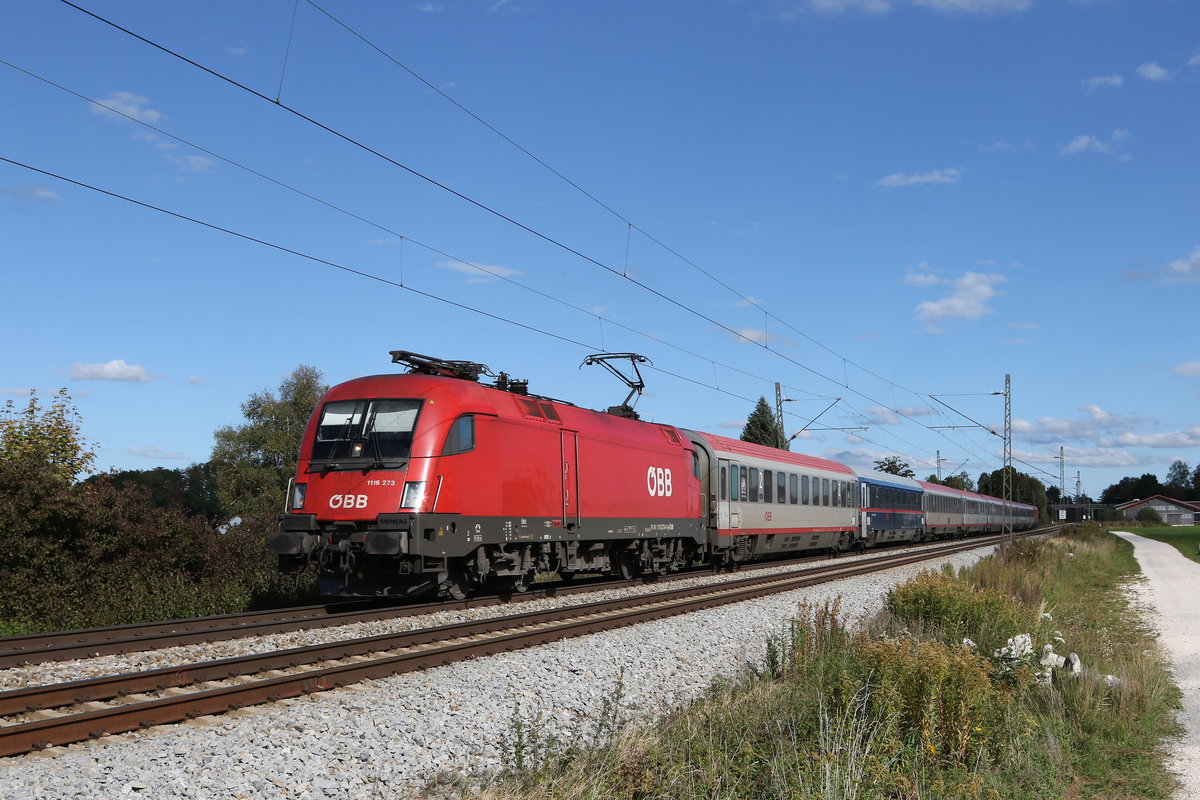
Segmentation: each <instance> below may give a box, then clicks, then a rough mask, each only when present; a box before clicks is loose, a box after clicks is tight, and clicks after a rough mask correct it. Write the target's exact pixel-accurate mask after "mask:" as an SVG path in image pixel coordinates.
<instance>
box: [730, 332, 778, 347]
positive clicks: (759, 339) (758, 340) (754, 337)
mask: <svg viewBox="0 0 1200 800" xmlns="http://www.w3.org/2000/svg"><path fill="white" fill-rule="evenodd" d="M733 338H734V340H735V341H737V342H740V343H742V344H748V343H753V344H766V343H767V342H768V341H770V339H771V338H772V337H771V336H770V334H768V333H767V332H766V331H764V330H763V329H762V328H738V329H737V331H736V332H735V333H734V336H733Z"/></svg>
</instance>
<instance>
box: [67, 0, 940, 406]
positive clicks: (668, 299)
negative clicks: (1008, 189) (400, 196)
mask: <svg viewBox="0 0 1200 800" xmlns="http://www.w3.org/2000/svg"><path fill="white" fill-rule="evenodd" d="M59 2H61V3H63V4H64V5H67V6H69V7H71V8H73V9H75V10H77V11H79V12H81V13H83V14H85V15H87V16H89V17H91V18H93V19H95V20H96V21H98V22H101V23H103V24H105V25H108V26H110V27H112V28H115V29H116V30H118V31H121V32H122V33H124V34H126V35H128V36H130V37H132V38H135V39H137V40H138V41H140V42H143V43H144V44H146V45H148V46H150V47H153V48H154V49H156V50H159V51H161V52H163V53H166V54H167V55H170V56H172V57H173V58H176V59H179V60H180V61H183V62H184V63H186V64H188V65H190V66H193V67H195V68H196V69H199V70H201V71H203V72H205V73H207V74H209V75H211V76H213V77H215V78H217V79H219V80H221V81H224V82H225V83H228V84H229V85H231V86H233V87H235V88H238V89H241V90H242V91H244V92H247V93H249V94H251V95H252V96H254V97H256V98H258V99H260V100H264V101H266V102H268V103H271V104H272V105H274V106H276V107H277V108H280V109H282V110H284V111H286V112H288V113H289V114H292V115H294V116H296V117H298V118H299V119H301V120H303V121H305V122H308V123H309V124H311V125H314V126H316V127H318V128H320V129H321V130H323V131H326V132H327V133H329V134H331V135H333V136H335V137H337V138H339V139H341V140H343V141H345V142H346V143H348V144H351V145H353V146H355V147H358V148H360V149H362V150H364V151H365V152H367V153H370V154H371V155H374V156H376V157H377V158H380V159H382V160H384V161H386V162H387V163H389V164H392V165H393V166H396V167H398V168H400V169H402V170H404V171H405V172H408V173H409V174H411V175H413V176H415V177H417V178H420V179H421V180H423V181H426V182H428V183H429V184H431V185H433V186H435V187H437V188H439V189H442V190H443V191H445V192H448V193H449V194H452V195H454V196H455V197H458V198H459V199H461V200H463V201H465V202H467V203H469V204H471V205H473V206H475V207H476V208H479V209H481V210H483V211H485V212H487V213H489V214H492V215H494V216H496V217H498V218H499V219H501V220H504V221H505V222H508V223H510V224H512V225H514V226H516V227H518V228H520V229H521V230H524V231H526V232H527V233H529V234H531V235H533V236H535V237H537V238H539V239H541V240H543V241H545V242H547V243H549V244H552V245H554V246H555V247H558V248H560V249H562V250H564V251H565V252H568V253H570V254H572V255H574V256H576V257H578V258H580V259H582V260H584V261H586V262H588V263H590V264H593V265H595V266H597V267H599V268H601V269H603V270H605V271H607V272H609V273H611V274H613V275H615V276H619V277H621V278H623V279H624V280H627V281H629V282H630V283H633V284H634V285H636V286H638V287H639V288H641V289H643V290H645V291H647V292H649V293H651V294H653V295H655V296H656V297H658V298H660V299H662V300H664V301H666V302H667V303H669V304H671V305H674V306H676V307H677V308H679V309H681V310H683V311H685V312H687V313H689V314H692V315H693V316H696V317H698V318H700V319H702V320H704V321H705V322H708V323H709V324H711V325H715V326H717V327H718V328H720V329H722V330H724V331H726V332H728V333H730V334H732V335H733V336H735V337H737V338H738V339H740V340H742V341H745V342H747V343H750V344H757V345H759V346H760V347H762V348H763V349H764V350H766V351H767V352H769V353H772V354H773V355H775V356H777V357H779V358H782V359H783V360H785V361H787V362H789V363H791V364H793V365H794V366H797V367H799V368H800V369H803V370H805V371H807V372H809V373H811V374H813V375H815V376H817V377H819V378H821V379H823V380H826V381H829V382H830V383H833V384H835V385H837V386H841V387H843V388H845V389H847V390H849V391H851V392H853V393H854V394H856V395H858V396H860V397H862V398H863V399H865V400H867V401H869V402H872V403H874V404H876V405H878V406H882V407H885V408H889V410H891V411H893V412H895V413H897V414H899V415H900V416H902V417H904V418H905V419H908V420H909V421H910V422H913V423H914V424H917V425H920V426H921V427H927V426H924V425H922V424H921V423H920V422H919V421H918V420H916V419H914V418H913V417H911V416H909V415H908V414H905V413H904V412H903V411H902V410H900V409H896V408H891V407H889V406H887V405H886V404H885V403H883V402H881V401H879V400H876V399H874V398H872V397H870V396H869V395H867V394H865V393H863V392H861V391H859V390H858V389H854V388H852V387H850V386H849V385H847V383H846V382H844V381H838V380H837V379H836V378H833V377H831V376H829V375H826V374H825V373H823V372H821V371H819V370H817V369H814V368H812V367H810V366H808V365H807V364H804V363H802V362H800V361H797V360H796V359H794V358H791V357H790V356H787V355H785V354H783V353H781V352H779V351H778V350H775V349H774V348H772V347H770V345H769V343H768V342H757V341H755V340H754V339H752V338H751V337H749V336H747V335H745V334H744V333H743V332H741V331H738V330H735V329H733V328H731V327H729V326H728V325H725V324H724V323H722V322H719V321H718V320H716V319H713V318H712V317H710V316H708V315H707V314H704V313H702V312H700V311H698V310H696V309H695V308H693V307H691V306H689V305H687V304H685V303H683V302H681V301H679V300H676V299H675V298H673V297H671V296H669V295H667V294H665V293H663V292H661V291H659V290H657V289H655V288H654V287H652V286H650V285H648V284H645V283H643V282H641V281H639V280H637V279H635V278H631V277H629V276H628V275H625V274H623V273H622V272H621V271H619V270H617V269H615V268H614V267H611V266H609V265H607V264H605V263H603V262H602V261H600V260H598V259H595V258H592V257H591V256H588V255H586V254H585V253H582V252H580V251H578V250H576V249H574V248H572V247H570V246H569V245H567V244H565V243H563V242H560V241H558V240H557V239H554V238H553V237H551V236H549V235H547V234H544V233H541V232H540V231H538V230H536V229H534V228H532V227H530V226H528V225H525V224H524V223H522V222H519V221H518V220H516V219H514V218H512V217H509V216H508V215H506V214H504V213H502V212H500V211H498V210H496V209H494V208H492V207H490V206H488V205H486V204H485V203H482V202H480V201H478V200H475V199H474V198H471V197H469V196H467V195H465V194H463V193H462V192H459V191H458V190H456V189H453V188H451V187H450V186H448V185H446V184H444V183H441V182H440V181H437V180H435V179H434V178H432V177H430V176H427V175H425V174H424V173H422V172H419V171H418V170H416V169H414V168H412V167H409V166H407V165H405V164H403V163H401V162H399V161H397V160H395V159H393V158H391V157H390V156H387V155H386V154H384V153H381V152H380V151H378V150H375V149H374V148H372V147H370V146H368V145H366V144H364V143H362V142H360V141H358V140H356V139H354V138H353V137H351V136H349V135H347V134H344V133H341V132H340V131H338V130H336V129H334V128H332V127H330V126H328V125H326V124H324V123H322V122H320V121H318V120H316V119H314V118H313V117H310V116H308V115H306V114H304V113H302V112H300V111H299V110H297V109H294V108H292V107H290V106H288V105H287V104H286V103H282V102H276V101H273V100H271V99H270V98H269V97H267V96H266V95H264V94H262V93H261V92H259V91H257V90H255V89H252V88H250V87H249V86H246V85H245V84H242V83H240V82H238V81H236V80H234V79H233V78H230V77H229V76H227V75H224V74H222V73H220V72H218V71H216V70H213V69H211V68H209V67H206V66H204V65H203V64H200V63H199V62H196V61H194V60H192V59H190V58H188V57H186V56H184V55H182V54H181V53H178V52H176V51H174V50H171V49H170V48H168V47H166V46H164V45H161V44H158V43H157V42H154V41H153V40H151V39H148V38H146V37H144V36H141V35H140V34H138V33H135V32H133V31H131V30H129V29H128V28H125V27H123V26H121V25H119V24H117V23H115V22H113V21H111V20H109V19H106V18H105V17H102V16H100V15H99V14H96V13H94V12H92V11H89V10H88V9H85V8H83V7H81V6H79V5H77V4H75V3H73V2H71V0H59ZM631 224H632V223H631ZM639 231H640V229H639ZM648 238H651V239H653V237H649V236H648ZM660 244H661V243H660ZM663 246H664V247H665V245H663ZM668 249H669V248H668ZM672 252H673V251H672ZM689 263H690V262H689ZM727 288H728V287H727ZM731 291H733V290H732V289H731ZM738 296H739V297H743V296H742V295H741V294H740V293H738ZM743 299H744V300H746V301H747V302H750V303H751V304H753V305H755V306H756V307H760V306H758V304H757V303H755V302H754V301H753V300H752V299H750V298H745V297H743ZM760 308H761V307H760ZM764 313H767V312H765V311H764ZM776 319H778V318H776ZM784 324H787V323H784ZM789 327H791V326H790V325H789ZM793 330H795V329H794V328H793ZM797 333H800V334H801V335H804V336H805V337H806V338H809V337H807V334H803V333H802V332H800V331H797ZM822 346H823V345H822ZM826 349H828V348H826ZM829 352H831V353H833V352H834V351H832V350H830V351H829ZM835 355H836V353H835ZM847 363H849V362H847ZM855 366H859V365H857V364H855ZM859 368H860V369H864V371H867V372H870V371H869V370H866V369H865V368H862V367H859ZM871 374H874V373H871ZM877 377H878V376H877ZM881 379H882V380H886V379H883V378H881ZM888 383H890V384H891V385H893V386H897V385H898V384H895V383H894V382H892V381H888ZM902 388H903V387H902ZM905 391H910V390H907V389H906V390H905ZM914 394H915V392H914Z"/></svg>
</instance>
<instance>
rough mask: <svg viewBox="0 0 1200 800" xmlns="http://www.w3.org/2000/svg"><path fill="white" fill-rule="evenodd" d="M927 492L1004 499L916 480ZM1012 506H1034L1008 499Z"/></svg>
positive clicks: (972, 497)
mask: <svg viewBox="0 0 1200 800" xmlns="http://www.w3.org/2000/svg"><path fill="white" fill-rule="evenodd" d="M917 483H919V484H921V488H923V489H924V490H925V491H927V492H931V493H933V494H946V495H950V496H952V497H966V498H969V499H971V500H982V501H984V502H990V503H1003V502H1004V499H1003V498H1000V497H992V496H991V495H990V494H980V493H979V492H968V491H967V490H966V489H955V488H954V487H953V486H943V485H942V484H940V483H929V482H928V481H917ZM1010 502H1011V503H1012V504H1013V505H1014V506H1022V507H1024V508H1036V506H1032V505H1030V504H1029V503H1018V502H1017V501H1015V500H1012V501H1010Z"/></svg>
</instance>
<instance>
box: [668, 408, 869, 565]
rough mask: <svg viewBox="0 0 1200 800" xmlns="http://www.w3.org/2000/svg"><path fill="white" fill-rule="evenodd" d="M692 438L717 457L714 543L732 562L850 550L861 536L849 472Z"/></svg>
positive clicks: (817, 461)
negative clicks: (783, 554)
mask: <svg viewBox="0 0 1200 800" xmlns="http://www.w3.org/2000/svg"><path fill="white" fill-rule="evenodd" d="M687 433H688V434H689V435H690V436H691V437H692V438H693V439H695V440H697V441H698V442H699V443H700V444H702V445H707V447H708V448H709V449H710V451H711V454H712V455H711V458H712V464H713V466H712V470H713V473H712V477H711V483H712V484H713V485H715V486H716V487H717V491H716V492H715V497H713V498H712V501H711V506H715V515H714V516H715V519H713V520H711V521H710V544H711V546H712V548H713V549H714V550H717V551H723V554H724V557H725V559H726V560H728V561H740V560H743V559H745V558H749V557H752V556H757V555H762V554H766V553H774V552H780V551H785V550H786V551H791V550H825V549H831V550H839V549H848V548H849V547H850V546H851V544H852V543H853V538H854V533H855V531H856V530H857V529H858V491H857V482H856V481H855V477H854V473H853V472H852V471H851V470H850V468H849V467H847V466H845V465H844V464H838V463H837V462H834V461H828V460H826V459H822V458H816V457H814V456H808V455H804V454H802V453H792V452H789V451H786V450H776V449H775V448H772V447H763V446H762V445H757V444H753V443H751V442H743V441H741V440H739V439H729V438H726V437H724V436H717V435H715V434H711V433H696V432H692V431H688V432H687ZM711 506H710V510H711Z"/></svg>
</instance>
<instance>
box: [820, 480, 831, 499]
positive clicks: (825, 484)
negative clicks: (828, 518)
mask: <svg viewBox="0 0 1200 800" xmlns="http://www.w3.org/2000/svg"><path fill="white" fill-rule="evenodd" d="M821 505H823V506H827V505H829V478H821Z"/></svg>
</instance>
